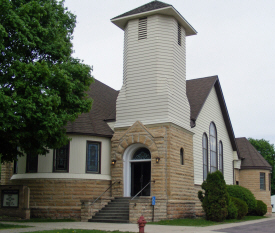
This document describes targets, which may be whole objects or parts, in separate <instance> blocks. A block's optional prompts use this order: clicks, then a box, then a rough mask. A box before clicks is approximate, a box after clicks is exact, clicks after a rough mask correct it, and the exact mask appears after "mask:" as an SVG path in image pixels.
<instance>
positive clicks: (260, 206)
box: [253, 200, 267, 216]
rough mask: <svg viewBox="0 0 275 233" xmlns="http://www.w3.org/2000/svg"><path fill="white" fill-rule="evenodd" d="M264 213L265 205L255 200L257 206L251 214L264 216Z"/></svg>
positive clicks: (265, 210)
mask: <svg viewBox="0 0 275 233" xmlns="http://www.w3.org/2000/svg"><path fill="white" fill-rule="evenodd" d="M266 212H267V205H266V204H265V203H264V202H263V201H261V200H257V206H256V208H255V210H254V211H253V214H254V215H256V216H264V215H265V214H266Z"/></svg>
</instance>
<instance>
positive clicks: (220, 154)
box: [219, 141, 223, 174]
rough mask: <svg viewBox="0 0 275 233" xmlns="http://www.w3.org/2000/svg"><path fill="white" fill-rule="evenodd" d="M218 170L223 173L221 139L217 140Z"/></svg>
mask: <svg viewBox="0 0 275 233" xmlns="http://www.w3.org/2000/svg"><path fill="white" fill-rule="evenodd" d="M219 170H220V172H221V173H222V174H223V146H222V141H220V142H219Z"/></svg>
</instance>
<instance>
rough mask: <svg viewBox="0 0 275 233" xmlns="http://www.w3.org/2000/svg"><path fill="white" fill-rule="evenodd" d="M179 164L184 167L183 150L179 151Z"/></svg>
mask: <svg viewBox="0 0 275 233" xmlns="http://www.w3.org/2000/svg"><path fill="white" fill-rule="evenodd" d="M180 164H181V165H184V150H183V148H181V149H180Z"/></svg>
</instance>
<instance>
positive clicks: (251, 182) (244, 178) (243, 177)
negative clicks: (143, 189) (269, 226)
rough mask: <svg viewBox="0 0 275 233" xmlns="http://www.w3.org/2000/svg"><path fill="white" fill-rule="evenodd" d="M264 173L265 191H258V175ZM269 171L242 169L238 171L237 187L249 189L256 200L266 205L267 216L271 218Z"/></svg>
mask: <svg viewBox="0 0 275 233" xmlns="http://www.w3.org/2000/svg"><path fill="white" fill-rule="evenodd" d="M261 172H262V173H265V190H261V189H260V173H261ZM269 174H270V171H269V170H259V169H242V170H240V181H239V185H240V186H243V187H245V188H247V189H249V190H250V191H251V192H252V193H253V194H254V196H255V198H256V199H257V200H262V201H263V202H264V203H265V204H266V205H267V214H266V215H267V216H271V214H272V207H271V191H270V189H269V182H270V181H269Z"/></svg>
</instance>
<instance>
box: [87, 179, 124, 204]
mask: <svg viewBox="0 0 275 233" xmlns="http://www.w3.org/2000/svg"><path fill="white" fill-rule="evenodd" d="M115 183H119V184H120V181H115V182H114V183H112V184H111V185H110V186H109V187H108V188H107V189H106V190H105V191H104V192H103V193H102V194H101V195H100V196H99V197H98V198H97V199H95V201H93V203H92V204H91V205H93V204H94V203H95V202H96V201H97V200H98V199H99V198H101V197H102V196H103V194H104V193H106V192H107V191H108V190H109V189H110V188H111V187H112V186H113V185H114V184H115Z"/></svg>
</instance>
